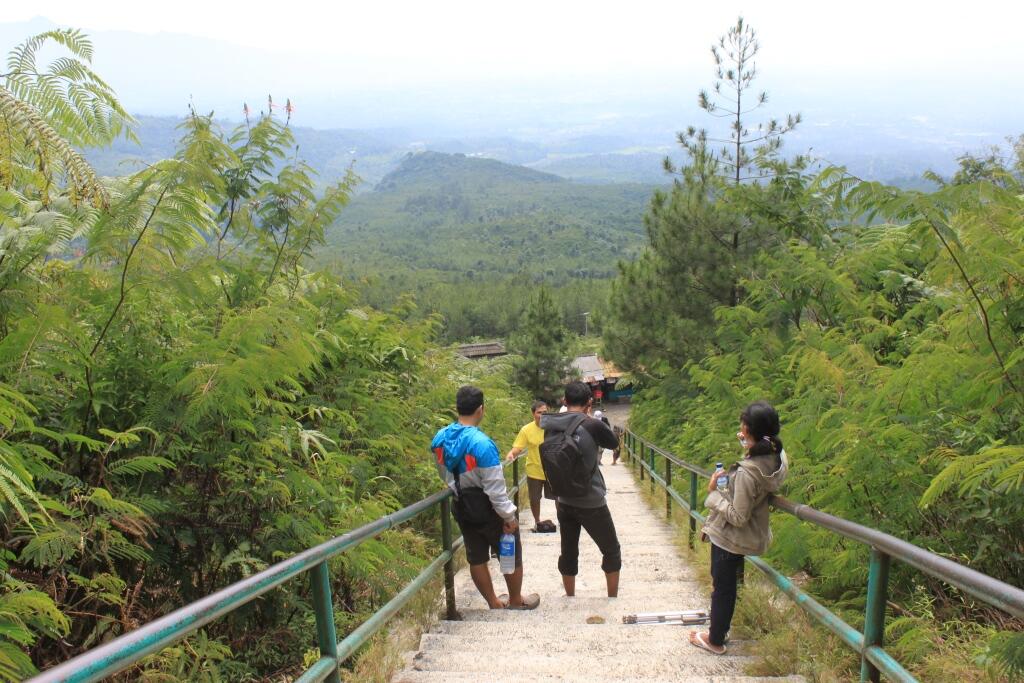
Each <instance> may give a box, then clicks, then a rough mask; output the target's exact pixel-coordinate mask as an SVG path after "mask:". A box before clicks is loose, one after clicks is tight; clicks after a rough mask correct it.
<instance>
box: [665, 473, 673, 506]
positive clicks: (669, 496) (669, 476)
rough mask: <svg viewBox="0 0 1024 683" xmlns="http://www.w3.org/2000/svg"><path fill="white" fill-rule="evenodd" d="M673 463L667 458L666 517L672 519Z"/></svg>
mask: <svg viewBox="0 0 1024 683" xmlns="http://www.w3.org/2000/svg"><path fill="white" fill-rule="evenodd" d="M671 490H672V461H671V460H669V459H668V458H665V517H666V518H667V519H672V494H671V493H669V491H671Z"/></svg>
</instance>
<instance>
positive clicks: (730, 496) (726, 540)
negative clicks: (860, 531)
mask: <svg viewBox="0 0 1024 683" xmlns="http://www.w3.org/2000/svg"><path fill="white" fill-rule="evenodd" d="M736 436H737V438H739V441H740V445H742V446H743V448H744V450H745V451H746V453H745V457H744V458H743V460H741V461H740V462H738V463H736V464H734V465H732V466H731V467H730V468H729V470H728V472H727V473H723V472H716V473H715V474H714V475H712V476H711V483H710V484H709V485H708V491H710V494H709V495H708V497H707V499H706V500H705V501H704V505H705V506H706V507H707V508H708V510H709V512H708V516H707V519H706V520H705V522H704V529H703V537H706V538H707V539H708V540H710V541H711V582H712V586H713V589H712V592H711V627H710V630H709V631H708V632H707V633H697V632H696V631H693V632H691V633H690V642H691V643H692V644H693V645H696V646H697V647H700V648H703V649H705V650H707V651H708V652H712V653H714V654H716V655H722V654H725V636H726V634H727V633H728V632H729V626H730V624H731V623H732V614H733V611H734V610H735V608H736V574H737V571H738V570H739V568H740V566H741V565H742V564H743V556H744V555H760V554H762V553H763V552H764V551H765V550H767V549H768V546H769V544H770V543H771V541H772V532H771V529H770V527H769V525H768V500H769V497H770V496H771V494H772V493H775V492H776V491H778V490H779V487H781V486H782V482H783V481H784V480H785V478H786V474H787V473H788V471H789V462H788V460H787V458H786V452H785V451H784V450H783V449H782V440H781V439H780V438H779V414H778V413H777V412H775V409H774V408H773V407H772V406H771V405H769V404H768V403H767V402H765V401H757V402H755V403H751V404H750V405H749V406H747V408H746V409H745V410H744V411H743V413H742V414H741V415H740V431H739V432H738V433H737V434H736ZM720 476H728V486H727V488H726V490H725V491H719V490H718V488H717V480H718V478H719V477H720Z"/></svg>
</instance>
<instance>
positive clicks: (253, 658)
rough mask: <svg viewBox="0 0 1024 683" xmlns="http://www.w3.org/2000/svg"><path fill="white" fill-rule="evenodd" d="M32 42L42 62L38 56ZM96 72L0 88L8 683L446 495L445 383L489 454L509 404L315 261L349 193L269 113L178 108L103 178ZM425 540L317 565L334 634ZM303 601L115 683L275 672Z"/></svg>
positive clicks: (413, 568)
mask: <svg viewBox="0 0 1024 683" xmlns="http://www.w3.org/2000/svg"><path fill="white" fill-rule="evenodd" d="M44 46H49V47H51V48H52V47H54V46H62V50H61V53H60V54H61V59H60V60H58V61H55V62H53V63H37V58H36V55H37V53H38V52H39V51H40V50H41V49H42V48H43V47H44ZM90 55H91V45H90V44H89V42H88V40H87V39H86V38H85V37H84V36H83V35H82V34H80V33H78V32H74V31H56V32H52V33H48V34H44V35H40V36H37V37H35V38H32V39H31V40H29V41H28V42H26V43H25V44H24V45H22V46H21V47H19V48H18V49H17V50H16V51H15V52H14V53H13V54H12V56H11V60H10V63H9V73H8V75H7V76H6V79H5V81H4V82H3V85H2V86H0V115H2V116H3V118H4V119H5V120H6V121H7V122H8V128H7V129H6V133H5V138H4V140H5V143H6V144H4V145H2V146H0V538H2V541H3V544H2V545H3V549H2V552H0V680H11V681H13V680H21V679H23V678H25V677H26V676H28V675H30V674H31V673H32V672H33V671H35V670H36V669H37V668H43V667H46V666H48V665H51V664H53V663H55V662H58V661H62V660H65V659H67V658H69V657H71V656H73V655H75V654H78V653H80V652H82V651H84V650H85V649H88V648H90V647H92V646H95V645H96V644H98V643H101V642H104V641H106V640H108V639H110V638H112V637H115V636H118V635H120V634H122V633H124V632H126V631H128V630H130V629H133V628H136V627H138V626H139V625H141V624H143V623H145V622H147V621H150V620H152V619H154V618H156V617H158V616H161V615H163V614H166V613H167V612H169V611H171V610H173V609H175V608H177V607H180V606H182V605H184V604H186V603H188V602H190V601H193V600H195V599H198V598H200V597H202V596H204V595H207V594H209V593H210V592H212V591H214V590H216V589H218V588H220V587H223V586H224V585H226V584H228V583H230V582H233V581H237V580H239V579H241V578H243V577H245V576H248V575H250V574H252V573H254V572H255V571H258V570H260V569H262V568H264V567H266V566H268V565H269V564H271V563H274V562H276V561H278V560H280V559H282V558H284V557H288V556H291V555H293V554H295V553H296V552H298V551H300V550H302V549H304V548H307V547H309V546H312V545H315V544H316V543H318V542H321V541H324V540H326V539H328V538H331V537H333V536H336V535H338V534H339V533H341V532H343V531H346V530H349V529H352V528H353V527H356V526H358V525H360V524H362V523H365V522H367V521H369V520H372V519H375V518H377V517H379V516H380V515H381V514H383V513H386V512H388V511H391V510H394V509H396V508H399V507H402V506H404V505H407V504H409V503H411V502H413V501H415V500H418V499H419V498H421V497H422V496H424V494H427V493H429V492H433V491H435V490H437V488H438V482H437V478H436V474H435V472H434V469H433V466H432V464H431V460H430V458H429V457H428V456H427V445H428V444H429V439H430V437H431V436H432V435H433V432H434V431H435V430H436V429H437V428H438V427H439V426H441V425H443V424H445V423H446V422H448V421H450V420H451V418H452V416H453V413H454V411H453V405H452V403H453V397H454V392H455V389H456V388H457V387H458V386H459V385H460V384H461V383H464V382H475V383H477V384H479V385H481V386H482V387H483V388H484V389H485V391H486V392H487V395H488V412H487V420H488V421H487V427H488V429H489V431H490V432H491V433H492V434H494V435H495V437H496V438H498V439H499V441H501V442H507V441H508V439H510V438H511V435H512V434H513V428H514V427H517V426H518V424H519V421H520V420H521V416H522V415H524V414H526V412H527V411H526V405H525V400H526V398H527V397H525V396H522V397H521V396H520V395H519V390H516V389H514V388H513V387H511V386H510V385H509V384H508V382H507V381H506V379H505V378H506V377H507V375H508V370H507V368H505V367H504V366H502V365H501V364H498V365H487V364H475V365H469V364H468V363H466V362H465V361H458V360H456V359H455V357H454V356H453V354H452V353H451V352H450V351H447V350H444V349H438V348H437V347H436V346H435V345H434V343H433V342H432V338H433V335H434V332H435V325H434V323H433V322H431V321H421V322H405V321H402V320H399V319H398V318H396V317H394V316H392V315H389V314H386V313H381V312H378V311H375V310H373V309H371V308H367V307H364V306H361V305H360V304H359V303H358V302H357V300H356V296H355V294H354V293H353V292H352V291H351V290H350V289H349V288H348V287H347V286H346V285H345V284H344V283H343V282H341V281H340V280H339V279H338V278H336V277H335V276H332V275H331V274H329V273H327V272H323V271H316V270H312V269H310V268H309V261H310V256H311V255H312V253H313V252H315V251H317V250H319V249H321V248H323V245H324V230H325V228H326V227H327V226H329V225H330V224H331V223H332V221H333V220H334V219H335V218H336V217H337V215H338V213H339V212H340V211H341V210H342V208H343V207H344V206H345V204H346V203H347V202H348V201H349V198H350V195H351V187H352V183H353V182H354V181H353V179H352V178H351V177H344V178H342V179H341V180H340V181H339V182H336V183H334V184H331V185H330V186H329V187H328V188H327V189H326V190H324V191H323V192H317V191H315V189H314V188H315V187H316V185H317V183H316V180H315V179H314V177H313V175H312V173H311V172H310V170H309V167H308V166H307V165H306V164H305V163H304V162H303V161H302V160H301V159H302V157H301V156H299V157H297V156H296V155H295V151H294V149H295V141H294V138H293V136H292V133H291V131H290V130H289V128H288V126H287V125H286V124H285V121H283V120H282V119H281V118H279V117H276V116H271V115H258V116H256V115H254V116H253V118H252V119H251V120H250V121H249V122H248V124H247V125H242V126H239V127H237V128H236V129H234V130H227V131H226V130H222V129H221V128H220V127H219V126H218V125H217V123H216V122H215V121H214V120H213V119H211V118H210V117H208V116H201V115H198V114H197V115H193V116H192V117H190V118H189V119H188V120H187V121H186V122H185V123H184V125H183V126H182V127H181V129H180V130H179V136H180V142H179V143H178V144H177V145H176V146H175V148H174V150H173V152H172V153H171V154H170V155H169V156H168V157H167V158H164V159H161V160H158V161H154V162H153V163H152V164H150V165H148V166H146V167H143V168H141V169H140V170H138V171H137V172H135V173H132V174H129V175H125V176H123V177H120V178H116V179H110V180H101V179H100V178H98V177H97V175H96V173H95V172H94V170H93V169H92V168H91V167H90V166H89V164H88V163H87V162H86V161H85V160H84V159H83V158H82V157H81V155H80V154H79V153H78V152H76V151H75V147H83V148H84V147H90V146H94V145H104V144H108V143H109V142H111V141H112V140H114V139H117V138H118V137H120V136H122V135H126V134H128V131H130V130H131V128H132V125H133V122H132V121H131V119H130V118H129V117H128V116H127V114H126V113H125V112H124V110H123V109H122V108H121V107H120V105H119V104H118V102H117V100H116V98H115V96H114V94H113V92H111V91H110V89H109V88H108V87H107V86H106V85H105V84H104V83H103V82H102V81H101V80H100V79H99V77H98V76H97V75H96V74H94V73H93V72H92V71H91V70H90V68H89V58H90ZM272 170H273V171H274V172H272ZM435 525H436V517H429V518H428V517H424V518H419V521H418V522H417V523H414V524H411V525H406V526H403V528H402V529H401V530H396V531H391V532H388V533H386V534H385V535H383V536H381V537H380V538H378V539H376V540H374V541H370V542H367V543H364V544H362V545H360V546H359V547H358V548H357V549H355V550H353V551H352V552H350V553H347V554H346V555H344V557H343V558H339V559H338V560H337V561H333V562H332V567H331V577H332V586H331V589H332V591H333V593H334V595H335V596H336V598H335V604H336V606H337V607H338V609H339V614H338V620H337V621H338V624H339V630H340V631H342V632H347V631H350V630H351V629H352V628H353V624H358V623H359V622H360V620H361V617H362V616H363V615H365V614H366V613H368V612H372V611H373V610H374V609H376V607H377V606H379V605H380V604H382V602H383V601H385V600H386V599H387V598H389V597H390V596H391V595H392V594H393V593H394V592H395V590H396V587H398V586H400V585H402V584H403V583H404V581H405V580H407V579H408V578H409V577H411V576H413V575H415V574H416V573H417V572H418V570H419V569H420V568H421V566H422V564H423V563H424V562H423V558H425V557H427V556H428V555H430V554H432V553H435V552H436V548H435V547H433V546H435V545H436V543H435V542H434V541H433V540H431V539H436V538H437V537H438V532H439V530H438V529H436V528H434V526H435ZM424 532H429V533H424ZM310 601H311V596H310V593H309V584H308V582H306V581H292V582H289V583H287V584H286V585H285V586H284V587H282V588H281V589H280V590H276V591H273V592H272V593H268V594H267V595H265V596H264V597H263V598H262V599H261V600H260V601H258V602H256V603H253V604H252V605H251V606H250V607H248V608H246V609H244V610H241V611H239V612H236V613H234V614H232V615H231V617H229V618H225V619H221V620H219V621H217V622H216V623H214V624H211V625H210V626H209V627H208V628H206V629H205V630H204V631H203V632H202V633H201V634H199V636H197V637H195V638H192V639H190V640H189V641H187V642H186V643H182V644H179V645H178V646H175V647H171V648H168V649H165V650H163V651H161V652H160V653H158V654H156V655H154V656H153V657H151V658H149V659H148V660H147V661H146V662H145V663H144V665H143V666H142V667H141V668H138V669H135V670H133V671H132V672H131V673H130V675H131V677H132V678H134V679H144V680H154V681H155V680H160V681H167V680H186V679H187V680H207V681H214V680H230V681H239V680H268V679H270V678H273V677H279V676H283V675H290V674H293V673H294V671H295V670H296V669H297V668H298V667H300V666H301V664H302V655H303V653H304V652H305V651H307V650H308V649H309V647H310V644H311V642H312V641H311V639H310V637H309V634H310V633H312V632H314V631H315V625H314V618H313V613H312V609H311V604H310ZM314 658H315V657H314Z"/></svg>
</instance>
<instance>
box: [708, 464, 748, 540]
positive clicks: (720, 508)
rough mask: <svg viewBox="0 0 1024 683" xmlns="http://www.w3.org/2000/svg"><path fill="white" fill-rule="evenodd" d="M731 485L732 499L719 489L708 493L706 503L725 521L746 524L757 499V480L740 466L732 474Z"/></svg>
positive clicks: (740, 525)
mask: <svg viewBox="0 0 1024 683" xmlns="http://www.w3.org/2000/svg"><path fill="white" fill-rule="evenodd" d="M730 486H732V500H729V499H728V498H726V497H725V496H723V495H722V494H721V493H720V492H718V491H712V492H711V493H709V494H708V497H707V499H706V500H705V501H704V505H705V506H707V508H708V509H709V510H714V511H715V512H717V513H718V514H720V515H722V517H723V518H724V519H725V521H726V522H728V523H729V524H731V525H732V526H736V527H742V526H746V524H747V522H748V521H749V520H750V514H751V512H753V510H754V503H755V501H756V499H757V495H758V492H757V482H755V481H754V478H753V477H752V476H750V474H748V473H747V472H746V471H745V470H744V469H743V468H742V467H740V468H739V469H738V470H736V474H735V475H733V476H732V481H731V482H730Z"/></svg>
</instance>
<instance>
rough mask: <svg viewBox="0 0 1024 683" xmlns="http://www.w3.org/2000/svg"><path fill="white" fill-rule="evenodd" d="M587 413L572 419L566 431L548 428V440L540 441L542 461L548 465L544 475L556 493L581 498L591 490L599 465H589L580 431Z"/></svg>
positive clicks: (545, 432) (545, 435)
mask: <svg viewBox="0 0 1024 683" xmlns="http://www.w3.org/2000/svg"><path fill="white" fill-rule="evenodd" d="M585 419H587V416H586V415H584V414H582V413H580V414H579V415H577V416H575V417H573V419H572V420H570V421H569V425H568V427H567V428H566V429H565V431H555V430H553V429H551V428H550V427H547V428H545V429H544V443H542V444H541V445H540V462H541V465H543V466H544V477H545V478H546V479H547V480H548V483H549V484H550V485H551V490H552V491H553V492H554V494H555V495H556V496H562V497H565V498H580V497H582V496H585V495H587V494H588V493H590V480H591V478H592V477H593V476H594V470H596V469H597V459H596V458H595V459H594V466H593V467H587V464H586V462H585V460H584V456H583V449H582V448H580V442H579V438H580V437H579V436H578V435H577V434H576V432H577V431H578V430H579V428H580V425H581V424H583V421H584V420H585Z"/></svg>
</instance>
